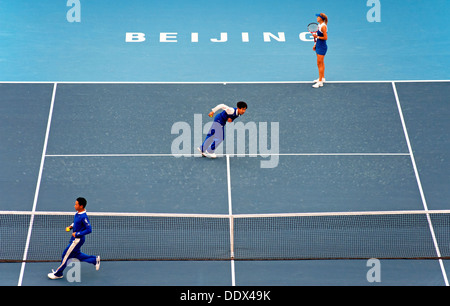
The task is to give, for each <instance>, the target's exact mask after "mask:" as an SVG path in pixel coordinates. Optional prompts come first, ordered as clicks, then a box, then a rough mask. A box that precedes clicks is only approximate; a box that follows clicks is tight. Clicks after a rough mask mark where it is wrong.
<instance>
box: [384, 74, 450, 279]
mask: <svg viewBox="0 0 450 306" xmlns="http://www.w3.org/2000/svg"><path fill="white" fill-rule="evenodd" d="M392 89H393V90H394V96H395V100H396V102H397V108H398V112H399V115H400V119H401V122H402V126H403V132H404V134H405V139H406V143H407V145H408V150H409V153H410V156H411V163H412V165H413V168H414V173H415V175H416V180H417V185H418V187H419V191H420V197H421V199H422V204H423V208H424V210H425V211H426V212H428V205H427V201H426V199H425V194H424V192H423V188H422V183H421V181H420V177H419V171H418V170H417V165H416V160H415V158H414V153H413V150H412V147H411V142H410V140H409V135H408V131H407V129H406V124H405V119H404V117H403V111H402V107H401V106H400V100H399V98H398V93H397V87H396V86H395V82H392ZM427 220H428V225H429V227H430V232H431V236H432V238H433V243H434V247H435V249H436V254H437V256H438V257H441V251H440V250H439V245H438V242H437V239H436V235H435V232H434V228H433V224H432V223H431V218H430V215H429V214H427ZM439 265H440V267H441V271H442V276H443V277H444V282H445V285H446V286H449V283H448V279H447V273H446V272H445V267H444V263H443V261H442V259H439Z"/></svg>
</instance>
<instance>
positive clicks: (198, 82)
mask: <svg viewBox="0 0 450 306" xmlns="http://www.w3.org/2000/svg"><path fill="white" fill-rule="evenodd" d="M392 82H396V83H430V82H450V80H374V81H352V80H348V81H345V80H341V81H339V80H336V81H327V83H332V84H340V83H342V84H349V83H354V84H357V83H361V84H364V83H392ZM53 83H58V84H193V85H195V84H312V83H313V82H312V81H214V82H202V81H178V82H177V81H168V82H159V81H137V82H133V81H0V84H53Z"/></svg>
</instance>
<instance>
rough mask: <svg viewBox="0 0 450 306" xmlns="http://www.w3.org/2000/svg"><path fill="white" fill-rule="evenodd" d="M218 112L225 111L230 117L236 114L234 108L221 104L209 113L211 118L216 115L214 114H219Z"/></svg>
mask: <svg viewBox="0 0 450 306" xmlns="http://www.w3.org/2000/svg"><path fill="white" fill-rule="evenodd" d="M218 110H224V111H226V112H227V114H228V115H232V114H234V108H232V107H229V106H227V105H225V104H219V105H217V106H216V107H214V108H213V109H212V110H211V112H210V113H209V116H210V117H212V116H213V115H214V113H215V112H217V111H218Z"/></svg>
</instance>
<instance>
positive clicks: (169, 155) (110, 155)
mask: <svg viewBox="0 0 450 306" xmlns="http://www.w3.org/2000/svg"><path fill="white" fill-rule="evenodd" d="M258 155H260V156H262V157H269V156H409V155H410V153H389V152H386V153H270V154H266V153H264V154H263V153H260V154H253V153H252V154H250V153H245V154H241V153H227V154H217V156H218V157H224V156H228V157H235V156H237V157H245V156H250V157H257V156H258ZM45 156H46V157H200V156H201V155H200V153H191V154H171V153H148V154H147V153H142V154H133V153H124V154H95V153H94V154H48V155H45Z"/></svg>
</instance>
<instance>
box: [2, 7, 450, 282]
mask: <svg viewBox="0 0 450 306" xmlns="http://www.w3.org/2000/svg"><path fill="white" fill-rule="evenodd" d="M449 9H450V3H449V2H448V1H444V0H437V1H433V5H429V2H427V1H418V0H414V1H400V0H390V1H386V0H380V1H365V0H364V1H350V0H344V1H332V0H323V1H320V2H317V3H311V2H307V1H293V0H281V1H268V0H262V1H246V0H245V1H242V0H241V1H234V0H232V1H227V2H223V1H203V0H199V1H195V0H194V1H178V0H173V1H140V0H134V1H128V2H122V1H113V2H111V1H105V0H97V1H85V0H80V1H67V3H66V1H50V0H43V1H33V3H32V4H30V3H29V2H28V1H23V0H19V1H7V2H5V1H4V2H2V4H1V5H0V17H1V18H0V29H1V30H0V37H1V41H2V42H1V44H2V48H0V130H1V134H0V137H1V138H0V140H1V144H2V145H1V146H0V169H1V171H0V176H1V180H0V193H1V195H2V196H1V198H0V216H1V215H2V214H3V215H6V216H12V215H9V214H8V212H13V211H17V212H21V213H44V214H45V213H48V212H58V213H62V215H65V214H66V213H70V214H69V215H70V216H69V219H68V220H69V221H68V222H69V224H70V223H71V221H70V218H71V216H72V214H74V213H75V211H74V208H73V205H74V202H75V199H76V198H77V197H79V196H82V197H85V198H86V199H87V200H88V206H87V212H88V215H89V216H91V215H92V217H90V218H92V220H91V221H92V225H93V232H92V234H90V235H88V236H87V238H86V241H87V242H86V248H85V249H84V250H85V251H86V252H91V251H92V252H96V253H98V254H100V256H102V258H105V261H103V262H102V264H101V268H100V270H99V271H95V269H94V268H93V267H92V266H89V265H88V264H86V263H81V279H78V280H77V281H69V280H70V277H69V275H68V272H66V277H65V278H64V279H61V280H50V279H48V278H47V273H49V272H50V271H51V269H52V268H53V269H55V268H56V267H57V265H59V263H58V262H57V261H52V262H45V261H42V260H38V262H26V263H25V262H21V261H22V260H23V259H26V260H32V259H33V258H34V257H33V256H37V257H39V256H41V255H42V254H46V253H50V251H49V250H50V249H52V250H56V251H55V252H56V254H57V260H59V258H60V256H61V252H62V251H63V250H64V248H65V247H66V245H67V243H68V241H69V238H67V237H69V234H67V233H65V232H64V227H65V226H67V225H69V224H66V223H64V225H62V224H63V223H61V222H63V221H62V220H63V219H64V218H66V217H67V216H66V217H61V218H59V217H58V218H53V219H49V220H50V221H49V222H54V223H51V224H50V223H44V224H43V225H41V224H40V223H39V222H38V221H37V220H39V218H38V217H36V219H31V221H30V218H27V217H26V216H27V215H23V216H25V217H24V218H22V217H20V216H22V215H20V214H18V215H16V217H17V216H18V217H17V219H8V218H9V217H5V218H0V221H2V222H3V224H0V227H1V229H0V233H1V235H0V246H1V247H2V249H3V250H0V261H2V259H3V261H5V259H11V258H5V257H6V256H7V255H8V250H9V249H7V247H8V248H9V247H10V245H14V246H13V247H12V248H16V249H17V250H18V253H19V255H18V256H19V258H18V259H17V258H14V259H15V260H16V262H13V263H11V262H1V263H0V285H2V286H37V285H39V286H105V285H107V286H130V285H135V286H192V287H196V286H224V287H229V288H232V287H233V286H236V287H239V286H312V285H314V286H315V285H317V286H325V285H330V286H343V285H344V286H350V285H354V286H380V285H381V286H448V284H449V283H448V276H449V271H450V264H449V260H448V259H445V257H448V256H450V255H449V254H450V251H449V249H450V242H449V240H448V239H447V238H448V237H449V235H448V233H447V232H448V230H449V229H450V222H449V218H448V216H447V217H443V218H442V220H441V218H434V216H433V215H432V214H431V217H430V218H426V219H424V220H425V221H424V222H421V221H417V222H416V221H414V220H416V219H414V218H411V219H410V218H409V217H405V218H403V217H401V218H392V219H394V220H399V223H401V224H395V226H393V227H392V229H390V228H389V226H390V223H389V222H392V220H391V219H390V218H387V219H381V221H380V223H379V225H378V223H377V225H375V226H374V225H373V222H372V221H371V220H373V219H372V217H370V218H368V219H365V218H366V217H362V218H361V220H362V221H359V222H355V223H352V222H350V223H351V227H349V228H347V226H348V223H346V225H345V228H344V229H343V228H342V225H337V226H335V225H334V222H335V221H336V220H335V219H334V217H332V218H331V219H326V220H327V221H325V222H323V221H319V222H318V223H316V224H313V225H311V226H312V227H308V228H301V229H300V230H298V232H299V233H300V234H302V233H303V234H304V235H306V233H308V235H309V234H311V235H312V237H316V236H314V235H317V233H320V235H321V236H320V237H328V236H330V237H334V236H333V235H336V237H340V236H338V235H341V234H342V233H344V234H345V235H344V236H342V238H343V239H342V240H343V241H342V244H343V245H344V250H341V246H340V245H330V244H327V241H331V240H328V238H325V239H324V240H323V241H322V240H317V239H315V238H312V239H311V240H313V241H312V242H313V244H312V245H314V246H315V247H314V248H311V249H303V248H302V247H301V246H299V245H298V244H297V243H296V242H298V241H300V240H301V241H303V239H305V238H304V237H297V236H295V237H291V236H290V235H291V234H292V233H293V232H290V230H292V228H290V226H292V227H293V228H297V227H296V223H295V224H293V225H292V224H290V223H289V222H286V225H284V223H283V224H279V222H278V221H277V220H278V219H277V217H275V218H272V217H270V218H267V220H273V219H277V220H275V221H274V223H273V224H272V223H270V224H267V225H266V223H265V221H263V220H260V219H258V218H254V217H255V215H268V214H271V215H275V216H278V215H279V214H285V215H288V216H289V215H291V216H292V214H300V215H301V216H303V217H304V216H305V214H307V213H317V214H318V215H319V216H324V215H326V214H328V213H330V214H333V213H337V214H352V213H356V212H358V213H359V212H374V213H375V217H374V218H376V219H377V220H378V216H380V215H378V214H377V213H383V212H403V211H405V212H410V211H413V212H415V213H417V214H418V215H421V216H429V215H428V214H425V213H426V212H431V213H432V212H434V211H446V210H448V209H449V208H450V205H449V200H448V199H449V198H450V189H449V188H448V186H449V184H450V163H449V161H450V137H449V135H448V131H449V130H450V121H449V120H448V118H450V107H449V106H450V105H449V101H450V72H449V71H448V67H449V66H450V53H449V50H450V39H449V38H448V37H449V35H450V29H449V27H448V26H446V23H445V21H444V19H443V18H436V17H435V16H436V13H439V12H445V11H449ZM319 12H324V13H326V14H327V15H328V17H329V24H328V27H329V31H328V35H329V39H328V42H327V44H328V53H327V55H326V56H325V65H326V71H325V75H326V82H325V83H324V86H323V87H321V88H318V89H315V88H312V84H313V82H312V80H313V79H316V78H317V64H316V55H315V53H314V51H313V50H312V46H313V44H314V42H313V41H312V39H311V36H310V34H309V33H306V25H307V24H308V23H309V22H312V21H315V14H316V13H319ZM373 18H375V19H373ZM430 20H432V21H433V27H434V28H436V29H439V30H438V34H436V33H430V31H429V29H428V28H427V23H429V21H430ZM241 100H242V101H246V102H247V104H248V109H247V111H246V113H245V114H244V115H243V116H242V117H240V118H239V119H237V120H236V121H235V123H233V124H229V125H227V130H226V132H225V135H226V136H225V141H224V142H223V144H222V145H221V147H219V148H218V151H217V153H218V154H217V155H218V157H217V158H216V159H209V158H205V157H200V156H199V154H198V152H197V150H196V148H197V147H198V146H200V145H201V143H202V142H203V140H204V138H205V136H206V134H207V132H208V129H209V126H210V124H211V123H210V122H211V121H212V119H211V118H209V117H208V113H209V112H210V111H211V108H213V107H215V106H216V105H218V104H222V103H223V104H227V105H229V106H231V107H235V105H236V102H237V101H241ZM233 127H234V128H235V130H232V129H228V128H233ZM242 130H243V131H244V132H243V133H240V131H242ZM101 213H104V214H108V213H112V214H116V213H117V214H119V213H127V214H138V215H139V214H141V215H142V214H147V215H148V216H153V217H151V218H149V219H148V223H152V222H153V224H156V225H157V224H158V223H157V221H158V222H159V218H158V217H155V216H158V215H166V216H167V215H175V214H176V215H177V216H178V215H183V217H178V218H179V219H177V222H175V223H174V224H171V223H168V224H166V223H164V222H165V221H162V223H161V227H164V229H162V228H159V227H158V226H156V225H155V226H154V228H153V229H152V233H157V234H155V235H153V234H152V235H147V236H145V234H144V233H145V230H144V229H140V228H138V227H133V226H134V225H133V224H134V223H133V222H129V223H128V221H125V220H128V219H127V218H123V219H120V220H123V223H121V222H122V221H120V222H111V223H110V225H108V222H106V223H107V225H106V226H107V227H106V228H103V226H104V224H102V225H101V226H100V221H98V223H96V222H95V221H94V220H95V219H96V218H97V217H96V216H95V215H96V214H101ZM422 213H423V214H422ZM447 213H448V212H447ZM151 214H154V215H151ZM187 214H189V215H192V216H193V215H196V216H197V217H198V216H199V215H205V216H206V215H207V216H214V217H217V220H218V221H217V223H216V221H211V224H210V223H208V222H206V223H205V224H203V225H202V224H200V225H199V224H193V225H191V224H190V222H191V221H185V220H191V219H186V215H187ZM302 214H303V215H302ZM246 215H251V216H252V217H251V218H250V220H246V219H245V218H244V217H243V216H246ZM401 216H403V215H401ZM231 217H235V218H234V219H233V220H234V223H233V225H231V222H230V223H228V222H229V220H231V219H230V218H231ZM130 218H131V217H130ZM188 218H194V217H188ZM195 218H196V217H195ZM195 218H194V219H195ZM294 218H297V217H294ZM353 218H354V217H349V219H351V220H353ZM383 218H384V217H383ZM57 219H59V221H56V220H57ZM169 219H170V218H169ZM263 219H264V220H266V218H263ZM288 219H289V218H288ZM300 219H301V218H300ZM355 219H358V220H359V218H358V217H355ZM65 220H66V219H64V222H65ZM130 220H131V219H130ZM192 220H193V219H192ZM214 220H216V219H214ZM241 220H242V223H241V222H240V221H241ZM295 220H297V219H295ZM400 220H401V221H400ZM408 220H410V223H408V222H409V221H408ZM411 220H412V221H411ZM102 222H103V221H102ZM245 222H247V223H245ZM321 222H323V223H321ZM194 223H195V222H194ZM213 223H214V224H213ZM243 223H245V224H243ZM288 223H289V224H288ZM52 224H53V225H52ZM54 224H58V225H57V226H55V225H54ZM60 224H61V225H60ZM96 224H98V225H97V226H96ZM387 224H389V225H387ZM41 226H42V228H41ZM108 226H110V227H108ZM191 226H192V227H193V228H191ZM209 226H210V227H209ZM284 226H286V227H289V229H286V228H284ZM384 226H386V227H384ZM166 227H167V229H166ZM230 227H231V228H233V230H235V231H236V234H235V236H234V240H232V239H230V236H232V235H230ZM369 227H375V228H377V227H380V228H382V230H381V231H380V233H383V236H381V237H379V236H378V235H377V236H376V237H375V238H374V239H376V241H375V242H374V243H373V245H376V250H377V251H373V253H371V252H372V251H371V250H372V249H371V247H369V251H368V252H369V253H368V254H366V253H362V255H361V256H358V254H359V253H358V252H365V251H367V250H366V249H364V247H361V248H360V247H359V245H358V244H357V243H362V244H364V243H365V242H364V241H362V242H361V241H360V240H359V239H358V237H360V235H364V231H365V229H366V228H369ZM130 228H131V229H130ZM171 230H173V232H174V235H175V236H176V237H172V234H171V233H172V232H171ZM375 230H376V229H375ZM121 231H123V232H122V233H121ZM140 231H142V233H139V232H140ZM209 231H211V232H209ZM324 233H325V234H324ZM416 233H417V234H416ZM157 235H161V236H162V237H163V239H161V240H165V241H163V242H162V244H161V245H160V244H153V245H152V243H154V241H157V243H159V240H158V239H157V238H155V237H153V236H157ZM197 235H199V236H200V237H201V239H200V240H204V241H205V244H206V245H208V246H211V249H212V250H211V252H215V251H216V248H217V249H218V250H217V254H216V253H214V254H213V255H211V256H212V257H214V256H216V255H217V256H224V257H225V258H222V257H220V258H218V259H216V260H214V258H213V260H202V259H198V258H197V257H196V256H197V254H201V256H203V255H202V254H204V253H209V252H210V250H208V249H202V247H199V246H198V245H196V244H194V243H193V244H191V239H192V242H193V241H194V240H195V239H196V237H197ZM240 235H242V236H240ZM251 235H254V236H251ZM347 235H348V236H351V238H352V239H348V241H347V240H346V239H347ZM403 235H404V236H403ZM106 236H108V237H109V236H111V237H112V238H108V239H106V238H103V237H106ZM141 236H145V237H144V238H143V239H144V240H143V241H140V242H139V243H135V244H134V245H133V244H132V248H135V249H145V250H146V252H147V251H148V253H152V254H153V253H157V254H159V253H165V252H166V250H167V252H169V253H168V254H165V255H164V256H166V258H164V259H161V260H158V259H156V260H155V259H154V258H153V259H152V258H150V259H152V260H131V261H121V260H107V258H108V256H107V255H106V254H107V253H108V251H109V248H110V249H111V250H112V252H114V250H115V249H116V247H117V246H116V245H114V244H115V243H118V244H123V245H128V244H127V241H128V240H129V241H134V240H133V239H134V238H135V237H141ZM250 236H251V237H250ZM5 237H6V238H5ZM56 237H63V238H61V239H60V238H58V239H57V238H56ZM318 237H319V236H318ZM386 237H388V239H390V240H389V241H394V242H395V243H394V244H395V245H386V244H384V243H385V241H386V239H387V238H386ZM403 237H404V238H403ZM114 238H117V240H115V239H114ZM66 239H67V240H66ZM90 239H91V240H92V241H97V240H99V241H102V240H104V241H108V242H107V243H106V242H103V246H102V248H101V249H96V244H95V243H93V242H92V244H91V245H89V244H88V241H89V240H90ZM221 239H224V240H225V242H226V243H224V247H225V249H226V248H228V251H229V249H230V245H231V249H232V250H234V252H235V256H236V258H235V259H236V260H230V258H229V257H228V259H227V258H226V257H227V256H228V254H225V255H224V254H222V253H221V250H222V249H221V248H222V244H221V241H222V240H221ZM289 239H294V240H289ZM295 239H297V240H295ZM308 239H309V238H308ZM330 239H332V238H330ZM409 239H411V240H412V241H413V242H411V243H412V244H415V245H419V244H420V245H423V246H426V247H428V246H429V248H430V250H431V251H430V252H431V255H430V256H431V257H434V259H423V258H422V257H423V256H420V255H421V254H422V253H420V254H419V255H413V256H412V257H414V259H404V258H405V257H408V256H407V255H404V254H403V253H402V250H403V248H406V247H404V246H403V244H402V243H403V242H405V245H408V240H409ZM419 239H423V240H419ZM147 240H148V241H147ZM253 240H256V241H258V242H257V243H258V246H253V245H250V244H248V243H251V242H252V241H253ZM314 240H316V241H314ZM362 240H364V239H362ZM117 241H119V242H117ZM136 241H138V240H137V238H136ZM284 241H288V243H284ZM289 241H294V242H295V243H291V244H289ZM164 242H165V243H164ZM335 242H336V241H335V240H333V243H335ZM108 243H109V245H108ZM147 243H148V246H147V245H144V244H147ZM155 243H156V242H155ZM260 245H262V246H263V247H264V252H267V253H263V254H262V255H260V254H259V253H258V254H255V253H251V252H252V250H253V248H259V247H260ZM279 246H280V247H279ZM379 249H380V250H381V252H382V253H378V250H379ZM5 250H6V251H5ZM317 250H318V251H317ZM328 251H329V252H346V253H345V254H350V253H352V252H354V253H353V255H348V256H350V257H352V256H353V257H355V258H354V259H343V258H342V257H345V256H343V255H342V253H338V255H335V256H331V257H332V258H328V259H327V258H321V257H322V256H324V257H327V256H326V255H324V253H326V252H328ZM102 252H103V253H102ZM129 252H130V250H129V249H127V250H126V253H124V254H125V255H123V256H125V257H126V256H133V255H128V254H130V253H129ZM171 252H172V253H171ZM174 252H175V253H174ZM246 252H249V253H251V255H249V256H251V257H252V258H250V259H251V260H239V256H244V255H243V254H247V253H246ZM279 253H280V254H281V255H278V254H279ZM294 253H295V255H293V256H294V257H296V256H299V257H302V256H305V258H303V257H302V258H295V259H293V258H283V259H290V260H279V258H272V257H271V256H275V254H276V256H281V257H283V256H288V257H289V256H290V255H292V254H294ZM303 253H305V254H306V255H302V254H303ZM437 253H441V254H437ZM5 254H6V255H5ZM102 254H103V255H104V256H103V255H102ZM299 254H300V255H299ZM308 254H309V255H308ZM333 254H334V253H333ZM383 254H389V255H388V256H386V259H382V257H383ZM392 254H394V255H392ZM95 255H97V254H95ZM371 255H373V256H371ZM118 256H120V254H119V255H118ZM149 256H150V255H149ZM185 256H187V257H188V259H189V260H183V258H185ZM205 256H206V255H205ZM208 256H210V255H208ZM258 256H261V257H258ZM308 256H310V257H308ZM346 256H347V255H346ZM150 257H151V256H150ZM359 257H361V258H359ZM397 257H398V258H397ZM424 257H427V256H424ZM436 257H441V259H437V258H436ZM39 258H40V257H39ZM131 258H133V257H131ZM196 258H197V259H198V260H195V259H196ZM369 258H381V259H380V260H378V261H375V264H373V265H372V261H370V262H369V261H368V259H369ZM394 258H397V259H394ZM52 259H53V258H52ZM122 259H130V258H129V257H126V258H122ZM167 259H170V260H167ZM207 259H211V258H209V257H208V258H207ZM224 259H225V260H224ZM373 269H378V270H376V271H375V270H373ZM374 271H375V272H374ZM371 276H374V277H372V278H371Z"/></svg>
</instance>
